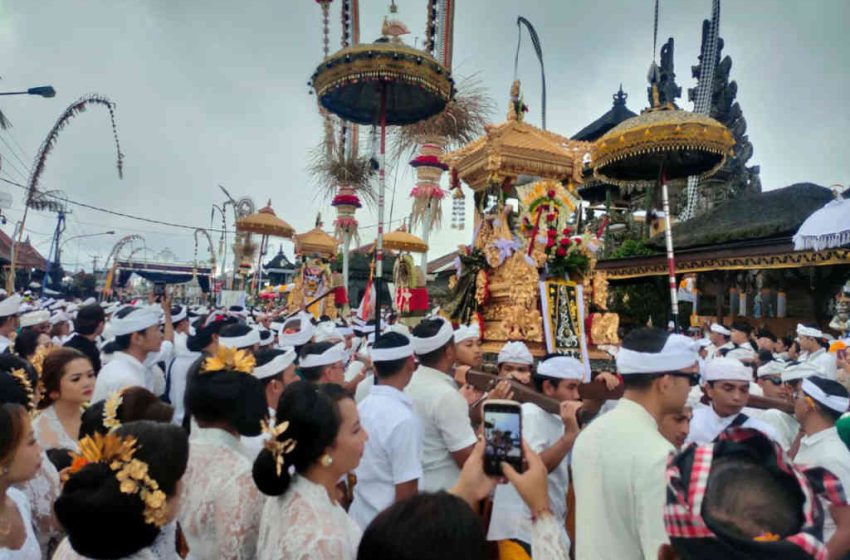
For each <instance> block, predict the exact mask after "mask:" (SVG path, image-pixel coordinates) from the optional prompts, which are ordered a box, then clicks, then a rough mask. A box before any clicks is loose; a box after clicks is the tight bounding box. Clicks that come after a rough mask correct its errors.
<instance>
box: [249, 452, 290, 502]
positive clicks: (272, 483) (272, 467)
mask: <svg viewBox="0 0 850 560" xmlns="http://www.w3.org/2000/svg"><path fill="white" fill-rule="evenodd" d="M251 474H252V475H253V477H254V483H255V484H256V485H257V488H259V489H260V492H262V493H263V494H265V495H266V496H280V495H281V494H283V493H284V492H286V489H287V488H289V484H290V483H291V482H292V476H291V475H290V474H289V467H288V466H287V465H284V466H283V468H282V469H281V471H280V476H278V474H277V464H276V462H275V457H274V455H273V454H272V452H271V451H269V450H268V449H263V450H262V451H260V454H259V455H257V458H256V459H255V460H254V468H253V469H252V471H251Z"/></svg>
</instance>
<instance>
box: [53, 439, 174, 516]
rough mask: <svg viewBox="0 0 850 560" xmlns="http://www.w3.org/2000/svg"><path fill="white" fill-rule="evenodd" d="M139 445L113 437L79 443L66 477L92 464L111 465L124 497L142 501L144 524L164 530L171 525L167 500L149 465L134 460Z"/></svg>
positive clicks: (131, 440)
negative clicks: (164, 526) (151, 474)
mask: <svg viewBox="0 0 850 560" xmlns="http://www.w3.org/2000/svg"><path fill="white" fill-rule="evenodd" d="M136 443H137V441H136V438H134V437H129V436H128V437H123V438H122V437H119V436H118V435H116V434H114V433H109V434H106V435H102V434H101V433H99V432H97V433H95V434H94V437H89V436H86V437H84V438H83V439H81V440H80V453H79V454H77V453H71V466H70V467H68V469H67V471H66V473H64V474H65V476H66V477H70V476H72V475H74V474H76V473H78V472H79V471H80V470H81V469H83V468H84V467H85V466H86V465H90V464H92V463H103V464H105V465H109V468H110V470H112V471H113V472H114V473H115V478H116V479H117V480H118V488H119V490H120V491H121V493H122V494H131V495H133V494H134V495H138V496H139V499H141V500H142V503H143V504H144V506H145V509H144V518H145V523H148V524H151V525H155V526H156V527H162V526H163V525H165V524H166V523H167V522H168V508H167V507H166V500H167V498H166V496H165V492H163V491H162V490H160V488H159V484H158V483H157V481H155V480H154V479H152V478H151V477H150V475H149V474H148V464H147V463H145V462H144V461H141V460H139V459H135V458H134V455H135V454H136V451H137V450H138V448H137V447H136Z"/></svg>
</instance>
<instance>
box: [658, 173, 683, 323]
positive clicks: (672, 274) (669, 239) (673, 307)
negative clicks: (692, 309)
mask: <svg viewBox="0 0 850 560" xmlns="http://www.w3.org/2000/svg"><path fill="white" fill-rule="evenodd" d="M661 204H662V206H663V209H664V241H665V244H666V245H667V273H668V280H669V283H670V312H671V315H672V317H673V330H674V331H675V332H679V300H678V298H677V297H676V258H675V255H674V254H673V229H672V227H671V225H670V197H669V194H668V189H667V175H666V173H665V172H664V171H663V170H662V172H661Z"/></svg>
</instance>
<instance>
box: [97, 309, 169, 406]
mask: <svg viewBox="0 0 850 560" xmlns="http://www.w3.org/2000/svg"><path fill="white" fill-rule="evenodd" d="M161 308H162V311H159V310H158V309H156V308H155V307H125V308H124V309H122V310H120V311H119V312H117V313H116V314H115V316H114V317H113V318H112V321H111V322H110V326H109V332H110V334H112V335H114V336H115V344H116V345H117V346H118V351H116V352H115V353H114V355H113V358H112V360H111V361H110V362H109V363H108V364H106V365H105V366H103V368H102V369H101V370H100V374H99V375H98V376H97V381H96V382H95V385H94V393H93V394H92V402H97V401H100V400H103V399H105V398H106V397H107V396H109V394H110V393H112V392H114V391H120V390H121V389H124V388H126V387H144V388H145V389H147V390H148V391H151V392H152V393H153V394H155V395H157V396H159V395H162V393H163V392H164V391H165V376H164V375H163V373H162V370H161V369H160V368H159V367H158V366H157V365H156V364H155V363H149V360H148V357H149V356H150V355H151V354H154V355H156V354H158V353H159V351H160V348H161V347H162V342H163V333H162V332H161V331H160V330H159V319H160V316H161V313H165V338H166V339H168V338H173V333H172V325H171V306H170V305H169V303H168V300H167V298H164V299H163V301H162V304H161Z"/></svg>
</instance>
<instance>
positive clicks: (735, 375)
mask: <svg viewBox="0 0 850 560" xmlns="http://www.w3.org/2000/svg"><path fill="white" fill-rule="evenodd" d="M752 379H753V370H752V369H751V368H750V367H749V366H745V365H744V364H742V363H741V362H739V361H738V360H734V359H732V358H715V359H713V360H711V361H710V362H708V364H706V366H705V381H706V384H705V392H706V395H708V398H709V399H711V404H710V406H704V407H699V408H697V409H696V410H694V417H693V419H692V420H691V431H690V433H689V434H688V438H687V440H686V443H692V442H696V443H709V442H712V441H714V440H715V439H717V436H719V435H720V432H722V431H723V430H725V429H726V428H729V427H735V426H742V427H744V428H754V429H756V430H759V431H761V432H763V433H765V434H766V435H767V436H768V437H770V439H772V440H774V441H775V440H776V439H777V435H776V431H775V430H774V429H773V427H771V426H770V425H768V424H766V423H765V422H762V421H761V420H757V419H755V418H751V417H750V416H749V415H747V414H745V413H744V412H742V410H743V409H744V407H745V406H747V399H748V398H749V396H750V383H751V382H752Z"/></svg>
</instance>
